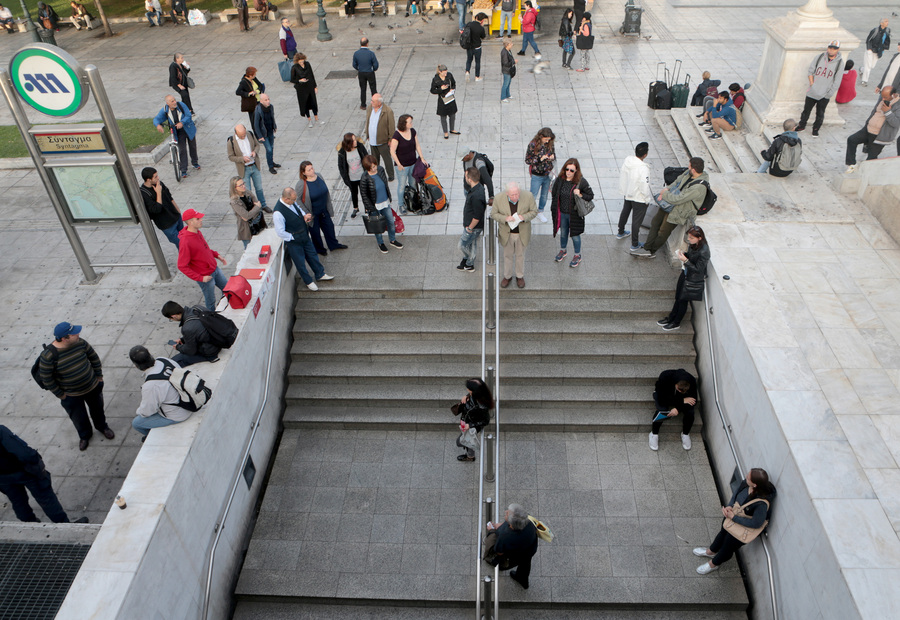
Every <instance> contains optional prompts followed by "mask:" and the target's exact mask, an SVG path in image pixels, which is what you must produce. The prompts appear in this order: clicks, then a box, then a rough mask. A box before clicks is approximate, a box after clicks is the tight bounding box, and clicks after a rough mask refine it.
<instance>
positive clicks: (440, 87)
mask: <svg viewBox="0 0 900 620" xmlns="http://www.w3.org/2000/svg"><path fill="white" fill-rule="evenodd" d="M455 91H456V80H455V79H453V74H452V73H450V72H449V71H447V66H446V65H438V68H437V72H436V73H435V75H434V78H433V79H432V80H431V94H432V95H437V96H438V101H437V114H438V116H440V117H441V127H443V129H444V140H446V139H447V138H449V137H450V134H451V133H452V134H454V135H457V136H458V135H459V132H458V131H456V92H455ZM447 117H449V118H450V133H447Z"/></svg>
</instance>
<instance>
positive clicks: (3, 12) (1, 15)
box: [0, 7, 13, 19]
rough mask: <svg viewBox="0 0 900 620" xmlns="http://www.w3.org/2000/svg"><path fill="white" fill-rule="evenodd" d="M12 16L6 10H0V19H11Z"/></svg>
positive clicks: (4, 8) (10, 12)
mask: <svg viewBox="0 0 900 620" xmlns="http://www.w3.org/2000/svg"><path fill="white" fill-rule="evenodd" d="M12 16H13V14H12V11H10V10H9V9H8V8H6V7H3V8H2V9H0V19H12Z"/></svg>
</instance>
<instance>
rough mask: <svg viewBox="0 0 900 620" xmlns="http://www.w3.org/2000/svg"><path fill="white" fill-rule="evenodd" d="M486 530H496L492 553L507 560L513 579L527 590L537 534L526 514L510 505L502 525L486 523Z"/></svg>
mask: <svg viewBox="0 0 900 620" xmlns="http://www.w3.org/2000/svg"><path fill="white" fill-rule="evenodd" d="M487 529H488V530H494V529H496V530H497V542H496V543H494V551H495V552H496V553H497V555H498V556H500V557H502V558H504V559H507V560H509V565H510V567H516V570H513V571H510V572H509V576H510V577H512V578H513V580H515V581H516V583H518V584H519V585H520V586H522V587H523V588H524V589H526V590H527V589H528V576H529V575H531V558H533V557H534V554H535V553H537V548H538V533H537V528H536V527H534V523H532V522H531V519H529V518H528V513H527V512H526V511H525V509H524V508H522V506H520V505H519V504H510V505H509V508H508V509H507V510H506V517H505V521H504V522H503V523H488V524H487Z"/></svg>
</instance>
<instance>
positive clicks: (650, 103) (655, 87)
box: [647, 62, 667, 110]
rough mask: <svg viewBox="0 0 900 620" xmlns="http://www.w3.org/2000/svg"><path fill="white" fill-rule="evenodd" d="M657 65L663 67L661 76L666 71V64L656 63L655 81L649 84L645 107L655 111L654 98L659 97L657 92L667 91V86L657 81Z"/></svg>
mask: <svg viewBox="0 0 900 620" xmlns="http://www.w3.org/2000/svg"><path fill="white" fill-rule="evenodd" d="M659 65H662V66H663V74H665V71H666V63H664V62H658V63H656V79H655V80H653V81H652V82H650V95H649V97H648V98H647V107H649V108H652V109H654V110H656V109H657V108H656V101H657V99H656V97H657V95H659V92H660V91H662V90H666V89H667V85H666V83H665V82H663V81H661V80H660V79H659Z"/></svg>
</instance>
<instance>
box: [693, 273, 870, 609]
mask: <svg viewBox="0 0 900 620" xmlns="http://www.w3.org/2000/svg"><path fill="white" fill-rule="evenodd" d="M721 275H723V274H720V273H719V272H718V271H717V269H716V265H715V264H713V263H711V264H710V270H709V277H708V279H707V284H706V295H707V297H708V300H709V306H710V309H711V319H710V323H711V327H712V334H713V337H712V339H713V348H714V352H715V358H716V372H717V376H718V385H719V402H720V404H721V406H722V409H723V411H724V413H725V416H726V420H727V421H728V423H729V424H730V425H731V430H732V435H733V437H734V440H735V443H736V450H737V452H738V456H739V458H740V459H741V461H742V463H743V465H744V467H745V468H748V469H749V468H752V467H762V468H763V469H765V470H766V471H767V472H768V473H769V476H770V478H771V479H772V481H773V482H774V483H775V485H776V486H777V489H778V497H777V501H776V503H775V505H774V510H773V514H772V523H771V525H770V526H769V528H768V534H769V536H768V543H769V549H770V551H771V553H772V556H773V568H774V576H775V584H776V591H777V593H778V598H777V601H778V609H779V614H780V616H779V617H780V618H803V619H804V620H813V619H815V618H835V619H837V618H840V619H841V620H854V619H857V618H861V615H860V613H859V611H858V609H857V607H856V605H855V604H854V601H853V597H852V596H851V594H850V591H849V588H848V586H847V582H846V580H845V579H844V576H843V574H842V571H841V567H840V566H839V564H838V561H837V558H836V557H835V555H834V552H833V550H832V544H831V542H830V541H829V539H828V536H827V535H826V530H825V528H824V527H823V524H822V522H821V520H820V518H819V513H818V511H817V510H816V509H815V507H814V505H813V500H812V499H811V497H810V496H811V494H810V491H809V490H808V489H807V486H806V483H805V482H804V478H803V476H802V475H801V473H800V470H799V469H798V466H797V463H796V462H795V458H794V456H793V454H792V451H791V447H790V446H789V445H788V440H787V439H786V436H785V429H784V428H783V427H782V422H780V421H779V419H780V418H779V416H778V415H776V406H784V405H786V404H787V405H788V406H790V403H784V402H782V403H779V402H777V401H778V399H780V398H782V397H783V395H786V394H788V393H780V394H779V393H778V392H771V391H767V390H766V387H765V386H764V381H763V379H762V377H761V376H760V373H759V370H758V363H757V361H756V360H755V359H754V356H755V355H759V354H760V351H754V350H752V348H751V347H750V346H748V344H747V341H746V340H745V337H744V333H743V329H742V325H741V324H740V323H739V321H738V320H737V319H736V316H735V312H734V311H733V308H732V307H731V305H730V304H731V303H733V300H734V299H737V298H739V297H740V296H741V295H742V294H743V295H745V294H746V293H748V291H747V290H746V288H745V290H741V291H738V290H731V291H728V290H727V289H729V288H732V289H738V288H741V287H748V286H752V283H748V282H746V281H745V279H744V278H735V279H733V280H730V281H724V280H722V278H721ZM749 292H752V291H749ZM693 316H694V329H695V331H696V334H697V336H696V340H695V346H696V349H697V354H698V361H697V368H698V371H699V373H700V376H701V377H702V379H703V380H702V385H701V398H702V401H703V403H704V404H703V416H704V418H703V421H704V425H703V435H704V439H705V440H706V442H707V449H708V451H709V454H710V457H711V458H712V460H713V468H714V470H715V471H716V474H717V476H718V480H719V482H720V489H719V491H720V496H721V497H722V502H723V503H724V502H726V501H728V499H729V498H730V497H731V488H730V487H729V486H728V485H729V482H730V481H731V479H732V473H733V471H734V468H735V462H734V458H733V457H732V454H731V449H730V447H729V445H728V442H727V439H726V435H725V431H724V429H723V426H722V423H721V421H720V418H719V416H718V413H717V409H716V405H715V396H714V393H713V380H712V367H711V359H710V354H709V339H708V336H707V331H706V329H707V321H706V315H705V313H704V310H703V303H702V302H694V311H693ZM773 331H777V329H774V328H773ZM774 344H776V343H773V345H774ZM763 354H765V353H763ZM784 397H785V398H789V396H784ZM773 399H774V401H773ZM781 419H782V420H783V418H781ZM795 449H796V448H795ZM819 466H820V467H821V468H822V470H823V471H827V469H828V463H820V464H819ZM744 473H746V471H745V472H744ZM740 556H741V558H742V560H743V562H744V565H745V566H746V569H747V572H748V582H749V586H750V591H751V596H752V598H753V602H754V609H753V614H752V616H753V618H755V619H759V620H763V619H769V618H772V611H771V603H770V597H771V594H770V588H769V581H768V579H769V577H768V571H767V569H766V560H765V553H764V551H763V548H762V544H761V543H760V542H753V543H751V544H749V545H747V546H745V547H744V548H743V550H742V551H741V552H740Z"/></svg>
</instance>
